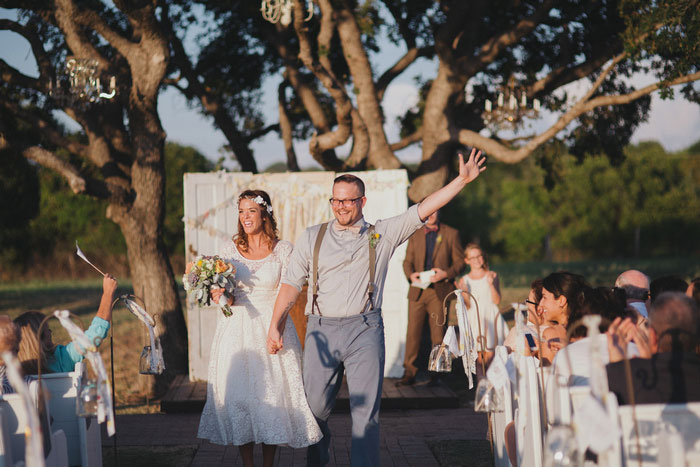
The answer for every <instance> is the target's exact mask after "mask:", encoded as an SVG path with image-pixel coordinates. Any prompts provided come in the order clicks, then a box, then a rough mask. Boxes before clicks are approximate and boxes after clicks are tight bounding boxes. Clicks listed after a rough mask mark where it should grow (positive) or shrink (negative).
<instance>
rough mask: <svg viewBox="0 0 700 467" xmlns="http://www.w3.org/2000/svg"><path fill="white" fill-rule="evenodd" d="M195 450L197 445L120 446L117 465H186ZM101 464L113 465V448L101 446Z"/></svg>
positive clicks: (167, 466) (105, 466)
mask: <svg viewBox="0 0 700 467" xmlns="http://www.w3.org/2000/svg"><path fill="white" fill-rule="evenodd" d="M196 452H197V446H176V447H161V446H148V447H142V446H138V447H120V448H118V450H117V461H118V463H119V465H128V466H129V467H188V466H189V465H190V464H192V459H194V455H195V453H196ZM102 465H103V466H104V467H114V465H115V463H114V450H113V449H112V448H111V447H109V448H108V447H104V448H102Z"/></svg>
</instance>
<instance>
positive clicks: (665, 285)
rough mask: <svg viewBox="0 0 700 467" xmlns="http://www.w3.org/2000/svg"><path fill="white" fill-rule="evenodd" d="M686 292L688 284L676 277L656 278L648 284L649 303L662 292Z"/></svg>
mask: <svg viewBox="0 0 700 467" xmlns="http://www.w3.org/2000/svg"><path fill="white" fill-rule="evenodd" d="M686 290H688V283H687V282H686V281H684V280H683V279H681V278H680V277H678V276H661V277H657V278H656V279H654V280H653V281H651V283H650V284H649V298H650V299H651V303H654V300H656V298H657V297H658V296H659V295H661V294H662V293H664V292H683V293H685V291H686Z"/></svg>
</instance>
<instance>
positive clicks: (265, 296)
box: [197, 190, 322, 467]
mask: <svg viewBox="0 0 700 467" xmlns="http://www.w3.org/2000/svg"><path fill="white" fill-rule="evenodd" d="M291 252H292V244H291V243H289V242H285V241H279V240H278V238H277V224H276V222H275V219H274V217H273V212H272V204H271V202H270V197H269V196H268V194H267V193H266V192H264V191H261V190H247V191H244V192H243V193H241V195H240V196H239V198H238V234H236V235H235V236H234V237H233V242H232V243H231V244H230V245H229V246H228V247H227V248H226V249H225V250H224V252H223V254H222V255H221V256H222V258H223V259H224V260H226V261H229V262H231V263H232V264H233V265H234V266H235V268H236V273H235V290H234V297H233V299H230V298H229V299H228V300H229V305H232V307H231V309H232V311H233V315H232V316H230V317H225V316H223V315H222V314H220V313H219V314H218V315H217V316H218V318H217V320H218V323H217V328H216V334H215V336H214V341H213V342H212V347H211V354H210V355H211V357H210V361H209V377H208V385H207V402H206V405H205V406H204V411H203V412H202V417H201V420H200V423H199V433H198V435H197V436H198V437H199V438H206V439H209V440H210V441H211V442H212V443H215V444H233V445H236V446H239V449H240V452H241V458H242V460H243V463H244V464H245V465H246V467H250V466H253V446H254V444H256V443H262V444H263V446H262V449H263V465H265V466H268V465H269V466H271V465H272V463H273V461H274V456H275V449H276V447H277V445H285V446H290V447H292V448H301V447H305V446H308V445H311V444H314V443H316V442H318V441H319V440H320V439H321V437H322V435H321V431H320V430H319V428H318V425H317V423H316V419H315V418H314V416H313V414H312V413H311V410H310V409H309V406H308V404H307V402H306V396H305V394H304V385H303V383H302V377H301V345H300V344H299V338H298V337H297V333H296V330H295V328H294V324H293V322H292V320H287V324H286V327H285V330H284V343H285V345H284V350H283V351H282V352H280V353H278V354H276V355H270V354H268V353H267V350H266V346H265V345H266V342H267V329H268V327H269V326H270V320H271V318H272V308H273V306H274V304H275V299H276V298H277V292H278V291H279V285H280V279H281V277H282V275H283V273H284V269H285V268H286V267H287V264H288V260H289V255H290V254H291ZM211 295H212V299H213V300H214V301H215V302H217V303H218V302H219V299H220V298H221V299H222V300H226V298H225V297H224V298H222V295H223V290H222V289H215V290H213V291H212V294H211ZM212 318H213V317H212Z"/></svg>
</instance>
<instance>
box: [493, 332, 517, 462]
mask: <svg viewBox="0 0 700 467" xmlns="http://www.w3.org/2000/svg"><path fill="white" fill-rule="evenodd" d="M494 358H501V359H503V360H504V363H507V362H508V359H510V358H511V357H510V355H508V350H507V349H506V348H505V347H504V346H502V345H499V346H498V347H496V352H495V356H494ZM501 391H502V393H501V400H502V402H503V411H501V412H494V413H493V414H491V416H492V417H493V423H492V425H491V428H492V433H491V439H492V440H493V463H494V466H495V467H509V466H510V461H509V460H508V453H507V452H506V441H505V429H506V426H507V425H508V424H509V423H510V422H512V421H513V396H512V392H511V384H510V379H507V381H506V384H505V387H504V388H503V389H501Z"/></svg>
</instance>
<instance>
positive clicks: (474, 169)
mask: <svg viewBox="0 0 700 467" xmlns="http://www.w3.org/2000/svg"><path fill="white" fill-rule="evenodd" d="M485 162H486V158H485V157H483V156H482V155H481V151H478V152H477V150H476V148H472V152H471V153H470V154H469V159H467V161H466V162H465V161H464V155H463V154H462V153H461V152H460V153H459V177H460V178H462V179H463V180H465V181H466V183H469V182H472V181H473V180H474V179H476V177H478V176H479V174H480V173H481V172H483V171H484V170H486V167H484V163H485Z"/></svg>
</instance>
